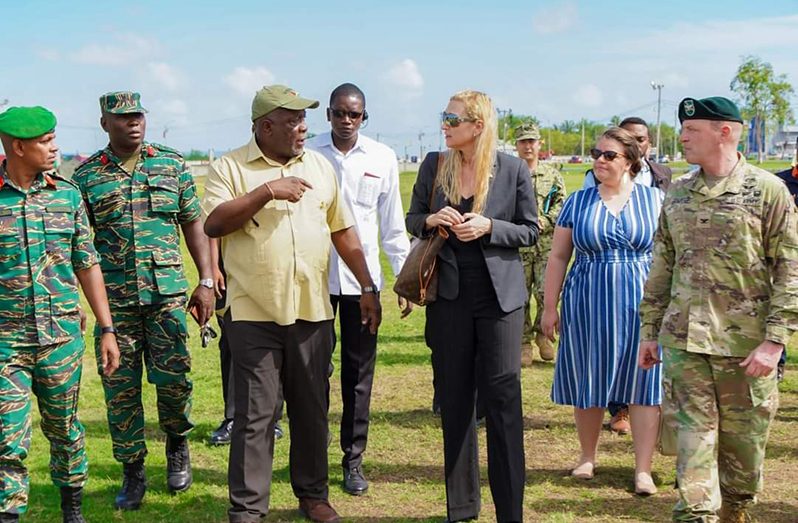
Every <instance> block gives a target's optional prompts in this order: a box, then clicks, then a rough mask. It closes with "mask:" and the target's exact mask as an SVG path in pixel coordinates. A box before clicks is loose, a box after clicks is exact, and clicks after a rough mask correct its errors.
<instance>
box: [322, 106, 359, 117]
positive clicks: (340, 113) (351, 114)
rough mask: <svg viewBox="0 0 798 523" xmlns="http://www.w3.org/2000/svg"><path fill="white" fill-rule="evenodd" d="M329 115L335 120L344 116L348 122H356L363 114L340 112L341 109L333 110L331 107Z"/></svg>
mask: <svg viewBox="0 0 798 523" xmlns="http://www.w3.org/2000/svg"><path fill="white" fill-rule="evenodd" d="M330 113H331V114H332V115H333V116H334V117H336V118H344V117H345V116H348V117H349V119H350V120H357V119H358V118H360V117H361V116H363V112H357V111H342V110H341V109H333V108H332V107H330Z"/></svg>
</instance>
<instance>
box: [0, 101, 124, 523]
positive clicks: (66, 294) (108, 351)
mask: <svg viewBox="0 0 798 523" xmlns="http://www.w3.org/2000/svg"><path fill="white" fill-rule="evenodd" d="M55 125H56V118H55V115H54V114H53V113H51V112H50V111H48V110H47V109H45V108H43V107H11V108H9V109H8V110H6V111H5V112H3V113H2V114H0V142H2V144H3V150H4V151H5V154H6V158H5V159H4V160H3V161H2V163H0V203H2V205H0V289H1V290H2V291H1V292H0V402H2V403H1V404H2V412H0V478H2V483H0V485H2V486H1V487H0V522H2V523H11V522H15V521H18V520H19V516H20V514H24V513H25V511H26V510H27V506H28V489H29V486H28V485H29V480H28V470H27V467H26V466H25V458H26V457H27V456H28V453H29V451H30V439H31V431H32V427H31V425H32V422H33V420H32V418H31V410H32V408H33V401H32V395H35V396H36V400H37V402H38V406H39V414H40V415H41V428H42V432H43V433H44V435H45V437H46V438H47V440H48V441H49V443H50V448H49V451H50V478H51V479H52V481H53V484H54V485H55V486H56V487H58V488H59V489H60V492H61V513H62V516H63V521H64V522H65V523H85V520H84V519H83V515H82V512H81V507H82V500H83V486H84V484H85V483H86V480H87V478H88V461H87V459H86V450H85V441H84V433H85V431H84V429H83V425H82V424H81V423H80V420H79V419H78V412H77V409H78V394H79V392H80V377H81V374H82V371H83V351H84V349H85V345H84V342H83V333H82V332H81V331H82V329H81V311H80V294H79V291H78V282H79V283H80V287H81V288H82V290H83V294H84V295H85V296H86V299H87V300H88V302H89V305H90V306H91V308H92V311H94V315H95V317H96V318H97V325H98V330H99V331H100V332H99V334H98V335H97V368H98V370H99V371H100V374H101V375H103V376H106V377H107V376H111V375H112V374H113V373H114V372H115V371H116V369H117V367H118V366H119V348H118V347H117V343H116V331H115V329H114V325H113V322H112V320H111V311H110V310H109V307H108V298H107V297H106V294H105V285H104V284H103V276H102V271H100V266H99V265H98V260H97V253H96V251H95V250H94V247H93V246H92V244H91V230H90V229H89V219H88V216H87V215H86V208H85V207H84V206H83V201H82V200H81V197H80V191H78V189H77V187H75V185H74V184H73V183H72V182H69V181H66V180H64V179H63V178H61V177H59V176H58V175H57V174H56V173H55V172H53V170H52V169H53V166H54V164H55V159H56V154H57V152H58V146H57V145H56V143H55Z"/></svg>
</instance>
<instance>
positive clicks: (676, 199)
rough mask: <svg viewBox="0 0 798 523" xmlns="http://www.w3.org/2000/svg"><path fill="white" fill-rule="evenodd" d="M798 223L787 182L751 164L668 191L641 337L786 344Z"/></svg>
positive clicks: (744, 348)
mask: <svg viewBox="0 0 798 523" xmlns="http://www.w3.org/2000/svg"><path fill="white" fill-rule="evenodd" d="M796 227H798V221H797V220H796V210H795V206H794V204H793V202H792V200H791V197H790V194H789V192H788V190H787V187H786V186H785V185H784V183H783V182H782V181H781V180H780V179H779V178H777V177H776V176H774V175H772V174H770V173H768V172H767V171H764V170H762V169H759V168H757V167H754V166H752V165H749V164H748V163H746V161H745V158H742V157H741V158H740V160H739V163H738V164H737V166H736V167H735V169H734V170H733V171H732V173H731V175H729V176H728V177H726V178H725V179H724V180H722V181H720V182H719V183H717V184H716V185H715V186H714V187H712V188H709V187H707V185H706V183H705V181H704V175H703V172H702V171H696V172H693V173H690V174H688V175H686V176H684V177H682V178H680V179H679V180H677V181H675V182H674V183H673V184H672V185H671V188H670V190H669V191H668V193H667V194H666V196H665V201H664V203H663V208H662V213H661V214H660V222H659V229H658V231H657V235H656V238H655V244H654V262H653V265H652V268H651V272H650V274H649V276H648V281H647V283H646V288H645V295H644V297H643V301H642V303H641V305H640V317H641V322H642V325H641V334H640V336H641V339H642V340H655V339H657V338H659V341H660V343H661V344H662V345H663V346H666V347H673V348H676V349H684V350H687V351H690V352H698V353H703V354H712V355H718V356H735V357H743V356H747V355H748V354H749V353H750V352H751V351H752V350H753V349H754V348H756V346H757V345H759V344H760V343H762V342H763V341H764V340H765V339H768V340H771V341H774V342H777V343H783V344H786V343H787V341H788V340H789V338H790V335H791V334H792V333H793V331H794V330H795V328H796V325H798V229H796Z"/></svg>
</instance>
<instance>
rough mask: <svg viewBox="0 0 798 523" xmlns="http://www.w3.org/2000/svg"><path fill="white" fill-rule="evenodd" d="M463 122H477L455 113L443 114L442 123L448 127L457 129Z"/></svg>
mask: <svg viewBox="0 0 798 523" xmlns="http://www.w3.org/2000/svg"><path fill="white" fill-rule="evenodd" d="M463 122H476V120H475V119H474V118H463V117H462V116H460V115H457V114H454V113H447V112H443V113H441V123H442V124H444V125H447V126H449V127H457V126H458V125H460V124H461V123H463Z"/></svg>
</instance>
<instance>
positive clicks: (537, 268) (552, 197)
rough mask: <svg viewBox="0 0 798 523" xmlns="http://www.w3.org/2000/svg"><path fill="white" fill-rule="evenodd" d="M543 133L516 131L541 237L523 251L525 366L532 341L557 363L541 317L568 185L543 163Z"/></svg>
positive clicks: (532, 127)
mask: <svg viewBox="0 0 798 523" xmlns="http://www.w3.org/2000/svg"><path fill="white" fill-rule="evenodd" d="M540 146H541V140H540V130H539V129H538V127H537V126H536V125H534V124H530V123H525V124H521V125H520V126H518V127H517V128H516V129H515V148H516V150H517V151H518V156H519V157H520V158H521V159H523V160H526V163H527V165H528V166H529V172H530V173H531V174H532V182H533V185H534V187H535V196H536V197H537V203H538V223H539V224H540V233H539V236H538V241H537V243H536V244H535V245H533V246H532V247H521V248H520V249H518V250H519V251H520V253H521V261H522V262H523V264H524V274H525V275H526V285H527V289H528V290H529V296H530V298H529V299H528V300H527V302H526V305H524V340H527V341H525V342H524V344H523V345H522V361H523V362H524V364H525V365H528V364H531V363H532V339H533V338H534V339H535V343H536V344H537V346H538V350H539V351H540V357H541V358H542V359H544V360H546V361H551V360H553V359H554V345H553V344H552V342H551V340H549V339H548V338H547V337H546V336H544V335H543V332H542V331H541V330H540V317H541V315H542V314H543V275H544V274H545V273H546V262H547V261H548V259H549V253H550V252H551V241H552V238H553V236H554V224H556V223H557V216H559V214H560V210H561V209H562V204H563V202H564V201H565V182H564V181H563V178H562V175H561V174H560V171H558V170H557V168H556V167H554V166H553V165H551V164H546V163H540V162H539V161H538V158H539V157H538V153H539V152H540ZM533 296H534V298H535V304H536V305H535V320H534V321H532V320H531V319H530V314H529V313H530V308H531V307H530V302H531V301H532V297H533Z"/></svg>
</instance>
